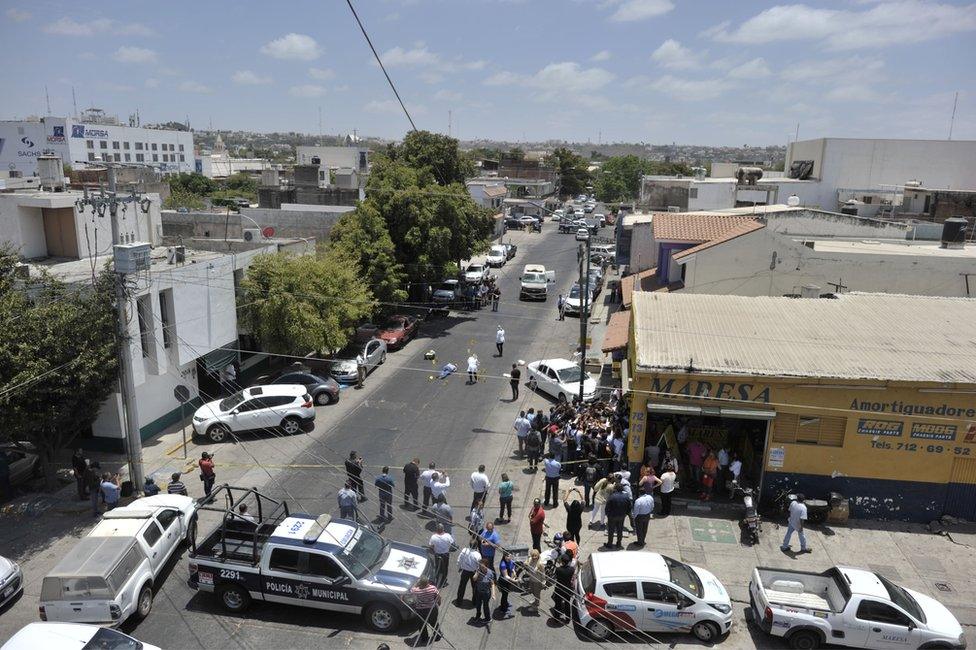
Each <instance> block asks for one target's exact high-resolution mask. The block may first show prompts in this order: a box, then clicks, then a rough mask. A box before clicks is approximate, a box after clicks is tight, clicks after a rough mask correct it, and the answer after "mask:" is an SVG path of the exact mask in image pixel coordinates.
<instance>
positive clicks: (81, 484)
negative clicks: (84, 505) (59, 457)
mask: <svg viewBox="0 0 976 650" xmlns="http://www.w3.org/2000/svg"><path fill="white" fill-rule="evenodd" d="M71 468H72V469H73V470H74V474H75V483H77V484H78V500H79V501H84V500H85V499H87V498H88V487H87V486H86V485H85V470H86V469H88V461H87V460H85V450H84V449H81V448H79V449H77V450H75V453H74V455H73V456H72V457H71Z"/></svg>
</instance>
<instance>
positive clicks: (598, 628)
mask: <svg viewBox="0 0 976 650" xmlns="http://www.w3.org/2000/svg"><path fill="white" fill-rule="evenodd" d="M586 632H587V634H589V635H590V637H592V638H593V640H594V641H606V639H607V637H609V636H610V634H611V633H612V632H613V629H611V627H610V623H608V622H607V621H604V620H601V619H599V618H594V619H593V620H592V621H590V622H589V623H587V624H586Z"/></svg>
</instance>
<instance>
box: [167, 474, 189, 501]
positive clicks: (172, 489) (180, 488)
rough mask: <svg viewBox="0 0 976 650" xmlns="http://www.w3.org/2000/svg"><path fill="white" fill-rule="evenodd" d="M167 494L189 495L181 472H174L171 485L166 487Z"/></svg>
mask: <svg viewBox="0 0 976 650" xmlns="http://www.w3.org/2000/svg"><path fill="white" fill-rule="evenodd" d="M166 493H167V494H182V495H183V496H189V494H187V492H186V486H185V485H183V481H181V480H180V473H179V472H173V475H172V476H170V482H169V485H168V486H167V487H166Z"/></svg>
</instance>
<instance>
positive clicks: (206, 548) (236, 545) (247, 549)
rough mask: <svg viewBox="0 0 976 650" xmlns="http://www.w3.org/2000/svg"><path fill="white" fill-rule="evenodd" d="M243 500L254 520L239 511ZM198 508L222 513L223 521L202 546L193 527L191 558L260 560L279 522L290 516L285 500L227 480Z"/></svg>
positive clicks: (205, 539)
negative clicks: (198, 556)
mask: <svg viewBox="0 0 976 650" xmlns="http://www.w3.org/2000/svg"><path fill="white" fill-rule="evenodd" d="M242 503H246V504H247V507H248V513H247V514H248V515H249V516H250V519H245V518H244V517H242V516H241V515H240V514H239V513H238V507H239V506H240V504H242ZM252 507H253V508H254V510H253V511H252V510H251V508H252ZM197 510H198V512H199V511H206V512H216V513H220V514H221V522H220V525H219V526H217V528H216V529H215V530H214V531H213V532H212V533H210V534H209V535H207V537H205V538H204V540H203V542H202V544H201V545H200V547H198V546H197V539H196V537H197V536H196V534H197V529H196V527H194V528H193V531H192V535H191V538H190V555H191V557H192V556H194V555H197V554H198V553H200V554H204V555H210V556H220V557H222V558H226V559H230V560H237V561H241V562H250V563H251V564H257V563H258V560H259V559H260V555H261V549H262V547H263V546H264V543H265V542H266V541H267V540H268V537H270V536H271V533H273V532H274V530H275V528H277V526H278V524H280V523H281V522H282V521H284V519H285V518H286V517H288V516H289V511H288V504H287V503H286V502H285V501H279V500H277V499H272V498H271V497H269V496H267V495H265V494H262V493H260V492H258V490H257V488H244V487H235V486H232V485H228V484H226V483H225V484H223V485H220V486H218V487H216V488H214V489H213V490H212V491H211V492H210V495H209V496H207V497H204V498H203V499H201V500H200V505H199V507H198V508H197ZM252 519H253V521H252Z"/></svg>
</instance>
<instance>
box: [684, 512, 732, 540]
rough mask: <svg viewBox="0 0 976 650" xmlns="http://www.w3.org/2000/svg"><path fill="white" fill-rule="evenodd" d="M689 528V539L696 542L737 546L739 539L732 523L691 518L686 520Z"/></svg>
mask: <svg viewBox="0 0 976 650" xmlns="http://www.w3.org/2000/svg"><path fill="white" fill-rule="evenodd" d="M688 525H689V526H691V538H692V539H693V540H695V541H696V542H713V543H717V544H738V543H739V537H738V535H736V534H735V530H734V529H733V528H732V522H729V521H725V520H722V519H699V518H697V517H693V518H691V519H689V520H688Z"/></svg>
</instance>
